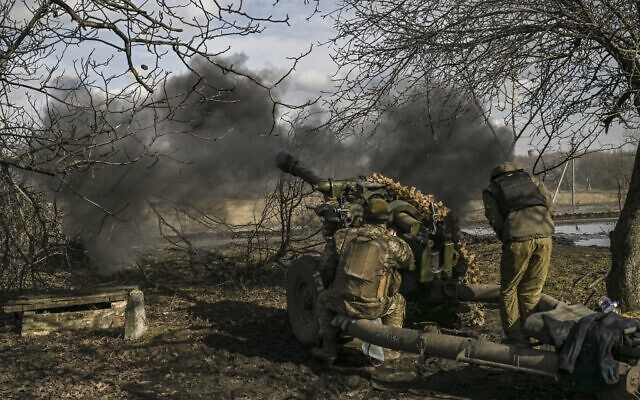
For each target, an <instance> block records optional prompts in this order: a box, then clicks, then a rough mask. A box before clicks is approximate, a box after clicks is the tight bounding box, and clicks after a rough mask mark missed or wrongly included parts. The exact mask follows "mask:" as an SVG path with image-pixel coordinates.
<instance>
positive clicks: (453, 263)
mask: <svg viewBox="0 0 640 400" xmlns="http://www.w3.org/2000/svg"><path fill="white" fill-rule="evenodd" d="M276 163H277V165H278V167H279V168H280V169H281V170H283V171H284V172H287V173H290V174H292V175H294V176H297V177H300V178H302V179H303V180H304V181H305V182H307V183H309V184H310V185H311V186H312V188H313V189H314V190H315V191H318V192H320V193H322V195H323V198H324V202H322V203H321V204H319V205H318V206H316V207H315V208H314V210H315V212H316V214H317V215H318V216H319V217H321V218H322V219H323V228H324V229H323V233H324V236H325V238H326V239H327V240H329V239H330V238H331V237H332V235H333V233H335V231H336V230H337V229H340V228H343V227H348V226H351V225H354V224H359V223H362V220H361V216H360V215H359V214H358V213H359V212H360V211H361V210H362V208H363V207H364V206H365V205H366V203H367V202H368V201H370V200H371V199H372V198H374V197H381V198H384V199H385V200H387V201H388V202H389V203H390V205H391V218H390V222H389V223H390V225H391V226H392V227H393V228H394V229H395V230H396V232H397V233H398V236H399V237H400V238H402V239H403V240H405V241H406V242H407V243H408V244H409V245H410V246H411V249H412V251H413V253H414V258H415V263H416V265H415V269H414V270H413V271H409V272H404V273H403V276H402V286H401V288H400V291H401V293H402V294H403V295H404V296H405V297H406V298H407V301H416V302H418V303H419V305H420V306H421V307H423V308H427V307H429V306H430V305H431V306H433V305H441V304H450V303H452V302H454V303H455V302H479V303H498V301H499V297H500V295H499V286H498V285H486V284H484V285H483V284H468V283H463V282H462V279H461V278H462V277H463V276H464V275H465V273H466V267H467V266H468V265H467V264H466V263H465V262H464V260H462V257H461V256H463V254H461V253H460V252H459V250H460V242H459V231H458V230H457V226H456V224H455V223H454V222H453V221H452V220H451V219H448V218H446V217H445V218H443V215H442V214H441V213H439V212H438V210H436V209H435V206H434V205H433V204H431V206H430V212H428V213H425V212H424V207H423V208H422V211H421V209H419V208H418V207H416V206H415V205H414V204H412V203H410V202H409V201H406V200H405V199H402V198H398V197H397V196H395V195H394V193H393V192H392V191H391V190H389V187H388V185H386V184H384V183H380V182H375V181H371V180H368V179H366V178H364V177H359V178H354V179H345V180H332V179H322V178H320V177H319V176H317V175H316V174H315V173H314V172H313V171H312V170H310V169H309V168H308V167H306V166H305V165H304V164H302V163H301V162H300V161H299V160H298V159H296V158H295V157H294V156H293V155H291V154H289V153H286V152H280V153H279V154H278V156H277V158H276ZM331 281H332V276H331V274H330V273H328V272H327V271H326V270H325V268H323V265H322V257H321V256H320V255H303V256H301V257H299V258H297V259H296V260H294V261H293V262H292V264H291V266H290V268H289V272H288V274H287V283H286V290H287V313H288V315H289V321H290V324H291V328H292V331H293V333H294V335H295V336H296V338H297V339H298V340H299V341H300V342H302V343H304V344H309V345H313V344H317V343H318V342H319V340H320V337H319V334H318V321H317V318H316V315H315V303H316V299H317V296H318V293H319V292H320V291H321V290H324V289H326V288H327V287H328V286H329V285H330V283H331ZM537 309H538V311H539V312H537V313H536V314H533V315H532V316H530V317H529V318H527V320H526V322H525V331H526V333H527V334H528V335H529V336H530V337H531V338H533V339H536V340H538V341H539V342H538V344H543V345H546V346H543V348H547V349H550V350H544V349H541V348H534V347H525V348H521V347H516V346H514V345H508V344H501V343H495V342H491V341H489V340H486V339H483V338H478V339H475V338H469V337H461V336H456V335H449V334H443V333H441V331H440V330H439V329H438V328H437V327H436V326H435V325H428V328H427V329H425V330H424V331H420V330H414V329H406V328H395V327H389V326H384V325H380V324H377V323H374V322H372V321H368V320H352V321H350V322H349V323H347V324H346V325H343V326H342V329H343V330H344V331H345V333H346V334H347V335H349V336H351V337H356V338H358V339H361V340H363V341H365V342H368V343H371V344H375V345H380V346H382V347H385V348H389V349H394V350H400V351H405V352H412V353H418V354H421V355H422V356H423V357H425V358H427V357H440V358H447V359H452V360H457V361H461V362H465V363H469V364H476V365H483V366H489V367H494V368H501V369H506V370H516V371H521V372H525V373H533V374H541V375H547V376H552V377H554V378H557V379H558V378H567V377H568V379H574V377H573V375H572V374H570V373H567V372H565V371H564V370H563V369H562V368H561V365H560V364H561V363H560V358H561V356H560V347H558V344H557V343H555V342H554V339H553V338H551V337H550V335H549V331H550V329H551V328H549V327H548V325H549V323H550V322H549V321H556V322H558V323H561V324H577V323H578V322H579V321H581V319H582V318H585V317H593V314H595V312H594V311H592V310H590V309H588V308H587V307H585V306H583V305H581V304H576V305H567V304H566V303H563V302H561V301H559V300H557V299H554V298H553V297H551V296H548V295H546V294H542V297H541V299H540V302H539V304H538V307H537ZM620 318H622V317H620ZM626 320H629V319H626ZM629 321H633V320H629ZM628 325H629V326H628V327H626V328H625V329H620V332H619V334H618V335H614V336H615V341H614V343H613V345H612V346H611V347H609V350H610V354H612V357H611V358H610V361H611V362H612V363H613V365H615V370H616V373H615V374H614V375H615V379H609V381H608V382H607V383H606V384H601V385H600V386H598V388H597V391H598V392H599V394H600V395H601V398H604V399H633V400H640V333H638V331H639V330H640V323H637V322H629V324H628ZM567 340H568V339H567ZM570 344H571V343H570ZM565 345H566V343H565ZM593 368H597V367H593ZM593 368H592V369H593ZM592 372H593V371H592ZM599 372H600V371H599V370H598V371H595V375H592V377H596V378H597V377H598V376H599V375H598V373H599ZM609 372H610V371H609ZM602 374H605V372H602ZM576 379H577V378H576ZM574 382H575V380H574ZM612 382H613V383H612ZM582 383H583V382H578V383H577V385H578V386H580V385H581V384H582ZM590 383H593V382H590ZM595 386H596V385H592V387H590V388H589V389H587V390H590V391H591V390H595V389H593V387H595Z"/></svg>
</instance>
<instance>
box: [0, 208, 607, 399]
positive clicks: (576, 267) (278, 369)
mask: <svg viewBox="0 0 640 400" xmlns="http://www.w3.org/2000/svg"><path fill="white" fill-rule="evenodd" d="M247 209H248V208H247V207H245V208H244V209H243V210H245V211H246V210H247ZM470 250H471V251H472V252H474V253H475V254H476V255H477V257H478V262H479V265H480V269H481V271H482V277H481V282H482V283H497V282H498V278H497V276H498V275H497V264H498V260H499V252H500V247H499V244H498V243H496V242H479V243H471V244H470ZM609 263H610V254H609V251H608V249H602V248H579V247H574V246H570V245H566V244H560V243H557V244H556V245H555V247H554V253H553V258H552V271H551V276H550V277H549V280H548V282H547V285H546V287H545V293H548V294H550V295H552V296H554V297H556V298H559V299H562V300H565V301H567V302H570V303H575V302H586V303H587V304H588V305H589V306H592V307H593V306H594V298H597V297H598V295H600V294H601V293H604V286H603V283H602V281H601V280H599V279H598V278H600V277H602V276H604V274H606V272H607V269H608V265H609ZM286 272H287V265H277V264H274V265H270V266H260V267H250V268H240V267H236V266H234V265H230V264H229V263H226V262H225V261H224V260H218V261H217V262H215V263H214V262H212V263H210V264H208V265H206V268H203V267H202V266H193V265H189V264H186V263H184V262H183V261H181V260H180V259H177V258H176V259H173V258H172V254H171V253H167V254H166V255H165V256H164V257H163V258H162V259H161V260H149V261H148V262H147V263H146V264H144V265H143V267H142V268H141V270H139V271H129V272H128V273H126V274H123V275H120V276H112V277H110V278H109V283H112V284H137V285H139V286H140V287H141V288H142V289H143V291H144V293H145V301H146V312H147V319H148V322H149V326H150V329H149V331H148V332H147V334H146V335H145V336H144V337H143V338H142V339H140V340H138V341H134V342H130V341H125V340H124V339H123V337H122V333H121V332H116V331H108V332H65V333H54V334H52V335H49V336H45V337H36V338H22V337H21V336H20V335H19V333H18V330H17V329H18V328H17V321H16V319H15V317H14V316H13V315H8V314H5V315H3V316H2V318H1V319H0V398H2V399H64V398H70V399H416V398H423V399H479V400H483V399H487V400H489V399H513V398H518V399H525V400H526V399H550V398H556V399H592V398H594V397H593V395H589V394H584V393H581V392H580V391H578V390H577V389H576V388H574V387H572V386H571V385H570V384H568V383H567V382H565V381H562V380H561V381H555V380H553V379H551V378H547V377H542V376H536V375H528V374H524V373H519V372H510V371H503V370H496V369H492V368H487V367H478V366H469V365H466V364H462V363H458V362H455V361H448V360H442V359H435V358H430V359H426V360H422V359H420V357H419V356H418V355H413V354H404V355H403V356H402V357H401V358H400V359H399V360H394V361H392V362H388V363H387V364H385V365H383V366H381V367H372V366H370V365H369V364H368V361H367V360H366V359H365V358H364V356H362V355H361V354H360V353H359V352H358V351H357V350H356V346H357V343H354V342H352V343H348V344H346V345H345V347H344V349H343V352H342V354H341V358H340V360H339V361H338V363H337V364H336V365H335V366H333V367H326V366H324V365H323V364H321V363H319V362H317V361H316V360H314V359H312V358H311V356H310V351H309V349H308V348H306V347H304V346H302V345H300V344H299V343H298V342H297V341H296V340H295V338H294V337H293V335H292V333H291V330H290V328H289V325H288V319H287V313H286V307H285V290H284V287H283V285H284V282H285V278H286ZM580 278H583V279H580ZM94 279H97V278H94ZM576 282H578V283H576ZM484 311H485V315H486V323H485V324H484V325H483V326H480V327H469V326H465V325H464V324H463V323H461V322H460V321H464V315H460V316H459V317H460V318H459V319H455V318H450V319H449V320H447V321H444V323H445V324H446V326H447V327H449V328H450V329H456V330H458V331H459V332H460V333H464V334H470V335H474V336H478V335H485V336H487V337H488V338H489V339H492V340H496V341H499V340H500V339H501V332H500V328H499V317H498V314H497V310H496V308H495V307H492V306H485V307H484ZM422 322H424V321H423V320H422V319H421V317H420V316H418V315H415V314H414V313H412V312H411V309H409V317H408V321H407V324H406V325H407V326H408V327H414V328H416V329H419V328H420V326H421V323H422Z"/></svg>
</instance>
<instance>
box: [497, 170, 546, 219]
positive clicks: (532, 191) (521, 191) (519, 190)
mask: <svg viewBox="0 0 640 400" xmlns="http://www.w3.org/2000/svg"><path fill="white" fill-rule="evenodd" d="M493 181H494V182H495V184H496V187H497V188H498V192H497V193H496V194H497V200H498V205H499V207H500V213H501V214H502V216H503V217H505V218H506V216H507V215H508V214H509V213H510V212H512V211H516V210H520V209H521V208H525V207H532V206H544V207H547V202H546V199H545V197H544V195H543V194H542V193H541V192H540V189H538V186H536V184H535V183H534V182H533V180H532V179H531V177H530V176H529V174H528V173H526V172H525V171H523V170H518V171H514V172H509V173H506V174H504V175H501V176H498V177H497V178H495V179H494V180H493Z"/></svg>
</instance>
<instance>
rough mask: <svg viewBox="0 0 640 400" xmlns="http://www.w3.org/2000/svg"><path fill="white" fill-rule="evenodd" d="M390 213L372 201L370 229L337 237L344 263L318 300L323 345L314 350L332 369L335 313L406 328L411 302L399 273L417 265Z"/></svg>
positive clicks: (381, 202) (349, 230) (379, 201)
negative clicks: (407, 307) (393, 226)
mask: <svg viewBox="0 0 640 400" xmlns="http://www.w3.org/2000/svg"><path fill="white" fill-rule="evenodd" d="M390 213H391V210H390V208H389V203H387V202H386V201H385V200H383V199H380V198H374V199H371V201H370V202H369V204H368V205H367V207H366V209H365V214H364V222H365V225H363V226H360V227H352V228H344V229H340V230H338V231H337V232H336V233H335V235H334V238H335V251H336V253H337V256H338V260H339V263H338V267H337V269H336V275H335V279H334V281H333V283H332V284H331V286H330V287H329V288H328V289H327V290H324V291H322V292H320V294H319V295H318V303H317V311H318V320H319V322H320V336H321V337H322V346H321V347H317V348H314V349H313V350H312V353H313V355H314V356H315V357H317V358H320V359H322V360H324V361H325V362H327V363H328V364H332V363H333V362H334V361H335V360H336V357H337V338H338V333H339V329H338V328H336V327H334V326H332V325H331V322H332V320H333V318H334V317H335V316H336V314H339V315H343V316H345V317H349V318H357V319H360V318H364V319H376V318H381V319H382V323H383V324H386V325H390V326H395V327H402V324H403V322H404V315H405V305H406V302H405V299H404V297H402V295H401V294H400V293H399V292H398V290H399V289H400V280H401V277H400V273H399V272H398V271H397V269H404V268H406V269H412V268H413V264H414V260H413V253H412V252H411V248H410V247H409V245H408V244H407V243H406V242H405V241H403V240H402V239H400V238H398V237H397V236H395V235H393V234H392V233H390V232H389V231H388V230H387V227H386V222H387V221H388V219H389V216H390Z"/></svg>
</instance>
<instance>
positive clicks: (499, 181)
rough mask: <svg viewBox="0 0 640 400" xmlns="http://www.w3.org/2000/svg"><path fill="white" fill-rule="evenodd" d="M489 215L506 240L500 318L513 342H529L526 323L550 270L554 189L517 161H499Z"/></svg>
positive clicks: (487, 199) (487, 195)
mask: <svg viewBox="0 0 640 400" xmlns="http://www.w3.org/2000/svg"><path fill="white" fill-rule="evenodd" d="M482 197H483V201H484V207H485V216H486V217H487V219H488V220H489V223H490V224H491V226H492V227H493V229H494V230H495V232H496V234H497V235H498V238H500V240H501V241H502V257H501V260H500V317H501V320H502V329H503V330H504V333H505V336H506V341H507V342H508V343H512V344H517V345H525V344H527V343H528V338H527V337H526V336H525V333H524V329H523V322H524V321H525V319H526V318H527V317H528V316H529V315H530V314H531V313H532V312H534V311H535V308H536V306H537V304H538V302H539V301H540V295H541V294H542V288H543V286H544V283H545V281H546V279H547V274H548V272H549V261H550V258H551V247H552V242H551V240H552V239H551V237H552V235H553V232H554V224H553V220H552V219H551V212H552V211H553V204H552V197H551V193H550V192H549V191H548V190H547V188H546V187H545V186H544V184H543V183H542V182H541V181H540V180H539V179H538V178H537V177H532V176H530V175H529V174H528V173H527V172H525V171H524V170H523V169H522V168H520V167H519V166H518V165H516V164H515V163H511V162H504V163H501V164H498V165H497V166H496V167H495V168H494V169H493V171H492V172H491V183H490V184H489V186H488V187H487V188H486V189H485V190H484V191H483V193H482Z"/></svg>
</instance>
